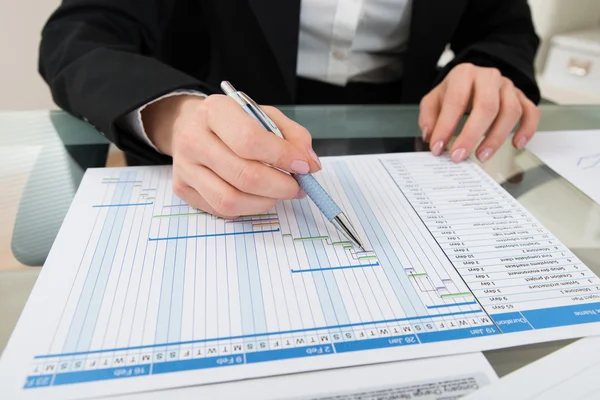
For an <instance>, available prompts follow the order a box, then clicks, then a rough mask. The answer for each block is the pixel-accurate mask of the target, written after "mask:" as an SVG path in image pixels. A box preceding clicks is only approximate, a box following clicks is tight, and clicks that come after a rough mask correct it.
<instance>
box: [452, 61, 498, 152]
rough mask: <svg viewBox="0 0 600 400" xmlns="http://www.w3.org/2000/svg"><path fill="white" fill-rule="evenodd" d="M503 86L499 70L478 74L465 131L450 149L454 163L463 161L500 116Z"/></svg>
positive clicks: (483, 69) (481, 71) (483, 71)
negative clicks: (500, 94)
mask: <svg viewBox="0 0 600 400" xmlns="http://www.w3.org/2000/svg"><path fill="white" fill-rule="evenodd" d="M501 86H502V75H501V74H500V72H499V71H498V70H496V69H493V68H482V69H481V70H480V72H479V73H478V74H477V76H476V78H475V83H474V86H473V92H474V95H473V107H472V111H471V114H470V115H469V118H468V119H467V122H466V123H465V126H464V128H463V130H462V131H461V132H460V134H459V135H458V137H457V138H456V141H455V142H454V144H453V146H452V148H451V149H450V157H451V158H452V161H454V162H461V161H463V160H464V159H465V158H466V157H467V155H468V154H469V153H471V151H472V150H473V148H475V146H476V145H477V144H478V142H479V141H480V139H481V138H482V137H483V135H485V133H486V132H487V131H488V129H489V128H490V126H491V125H492V123H493V122H494V120H495V119H496V117H497V116H498V113H499V111H500V96H499V92H500V88H501Z"/></svg>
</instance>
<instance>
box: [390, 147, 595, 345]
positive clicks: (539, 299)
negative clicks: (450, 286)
mask: <svg viewBox="0 0 600 400" xmlns="http://www.w3.org/2000/svg"><path fill="white" fill-rule="evenodd" d="M382 163H383V164H384V166H385V168H386V170H387V171H388V173H389V174H390V176H391V177H392V179H394V181H395V182H396V184H397V185H398V187H399V189H400V190H401V191H402V192H403V194H404V195H405V196H406V198H407V200H408V201H409V202H410V203H411V205H412V206H413V208H414V209H415V211H416V212H417V213H418V214H419V217H420V218H421V220H422V221H423V224H424V225H425V226H426V227H427V229H428V230H429V232H430V233H431V235H432V236H433V237H434V238H435V240H436V241H437V243H438V244H439V246H440V247H441V248H442V249H443V251H444V253H445V254H446V255H447V257H448V259H449V260H450V262H451V263H452V264H453V265H454V267H455V268H456V270H457V271H458V273H459V274H460V275H461V277H462V278H463V280H464V281H465V283H466V284H467V285H468V287H469V289H470V290H471V291H472V293H473V295H474V296H475V297H476V299H477V301H478V302H479V303H480V304H481V306H482V307H483V308H484V309H485V310H486V311H487V312H488V314H489V315H490V316H491V317H492V319H493V320H494V322H495V323H496V325H497V326H498V328H499V329H500V330H501V331H502V332H503V333H508V332H517V331H522V330H531V329H540V328H549V327H556V326H565V325H572V324H578V323H586V322H596V321H599V320H600V303H599V302H598V301H600V279H599V278H598V277H597V276H596V275H595V274H594V273H593V272H592V271H590V270H589V269H588V268H587V267H586V266H585V265H584V264H583V263H582V262H581V261H580V260H579V259H578V258H577V257H575V256H574V254H573V253H572V252H571V251H569V249H568V248H567V247H566V246H565V245H564V244H562V243H561V242H560V241H559V240H558V239H557V238H556V237H555V236H554V235H552V234H551V233H550V232H549V231H548V230H547V229H546V228H544V227H543V226H542V225H541V224H540V223H539V222H538V221H537V220H536V219H535V218H534V217H533V216H532V215H531V214H530V213H529V212H528V211H527V210H525V209H524V207H523V206H522V205H520V204H519V203H518V202H517V201H516V200H515V199H514V198H513V197H511V196H510V194H508V193H507V192H506V191H505V190H504V189H503V188H502V187H500V186H499V185H498V184H497V183H496V182H494V181H493V180H492V179H491V178H490V177H489V176H488V175H486V174H485V172H484V171H482V170H481V169H480V168H479V167H477V166H476V165H475V164H474V163H472V162H467V163H462V164H455V163H453V162H452V161H451V160H449V159H448V158H438V159H434V160H430V161H429V162H427V163H423V161H422V158H421V157H419V155H418V154H417V155H415V157H412V158H408V157H407V158H403V159H391V160H383V161H382ZM549 305H552V306H551V307H549Z"/></svg>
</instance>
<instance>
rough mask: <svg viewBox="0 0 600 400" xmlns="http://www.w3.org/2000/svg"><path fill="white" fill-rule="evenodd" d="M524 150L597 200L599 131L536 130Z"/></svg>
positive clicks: (599, 185)
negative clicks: (537, 131)
mask: <svg viewBox="0 0 600 400" xmlns="http://www.w3.org/2000/svg"><path fill="white" fill-rule="evenodd" d="M527 150H529V151H531V152H532V153H533V154H535V155H536V156H537V157H538V158H539V159H540V160H542V161H543V162H544V163H545V164H546V165H548V166H549V167H550V168H552V169H553V170H554V171H555V172H556V173H557V174H559V175H561V176H562V177H563V178H565V179H566V180H568V181H569V182H571V183H572V184H573V185H574V186H575V187H577V188H578V189H579V190H581V191H582V192H583V193H585V194H587V195H588V196H589V197H590V198H591V199H592V200H594V201H595V202H596V203H598V204H600V131H556V132H539V133H538V134H536V135H535V136H534V137H533V139H531V141H530V142H529V143H528V144H527Z"/></svg>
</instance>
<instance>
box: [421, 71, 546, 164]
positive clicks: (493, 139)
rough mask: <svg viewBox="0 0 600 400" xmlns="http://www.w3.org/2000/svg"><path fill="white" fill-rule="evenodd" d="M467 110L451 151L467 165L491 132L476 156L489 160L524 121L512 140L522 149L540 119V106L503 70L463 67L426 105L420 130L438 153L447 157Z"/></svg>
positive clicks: (453, 74)
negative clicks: (507, 76)
mask: <svg viewBox="0 0 600 400" xmlns="http://www.w3.org/2000/svg"><path fill="white" fill-rule="evenodd" d="M466 112H469V113H470V115H469V117H468V119H467V121H466V123H465V125H464V128H463V129H462V131H461V132H460V134H459V135H458V137H457V138H456V140H455V141H454V143H453V145H452V148H451V149H450V151H449V152H450V156H451V158H452V160H453V161H454V162H461V161H463V160H464V159H465V158H466V157H467V156H468V155H469V153H471V151H473V149H475V147H476V146H477V145H478V143H479V142H480V140H481V138H482V137H483V136H484V135H485V134H486V132H487V135H486V137H485V138H484V139H483V141H481V144H479V146H477V147H478V148H477V151H476V155H477V158H478V159H479V160H480V161H482V162H485V161H487V160H489V159H490V158H491V157H492V156H493V155H494V153H495V152H496V151H497V150H498V149H499V148H500V146H502V144H503V143H504V142H505V141H506V139H507V138H508V137H509V136H510V133H511V132H512V130H513V129H514V128H515V126H516V125H517V123H519V122H520V126H519V129H518V130H517V132H516V133H515V135H514V137H513V140H512V142H513V146H515V147H516V148H517V149H522V148H523V147H525V145H526V144H527V142H528V141H529V140H530V139H531V137H532V136H533V135H534V133H535V131H536V129H537V126H538V123H539V120H540V110H539V109H538V108H537V106H536V105H535V104H534V103H533V102H532V101H531V100H529V99H528V98H527V97H526V96H525V95H524V94H523V92H522V91H521V90H520V89H518V88H517V87H515V85H514V84H513V83H512V81H511V80H510V79H507V78H505V77H504V76H502V74H501V73H500V72H499V71H498V70H497V69H495V68H483V67H477V66H474V65H472V64H466V63H465V64H459V65H457V66H456V67H454V68H453V69H452V70H451V71H450V73H449V74H448V75H447V76H446V78H445V79H444V80H443V81H442V82H441V83H440V84H439V85H438V86H436V87H435V88H434V89H433V90H432V91H431V92H429V93H428V94H427V95H426V96H425V97H423V100H422V101H421V105H420V115H419V126H420V128H421V132H422V133H423V139H424V140H425V141H428V142H429V145H430V148H431V151H432V152H433V154H435V155H440V154H442V153H443V151H444V149H445V148H446V146H447V145H448V142H449V141H450V138H451V137H452V135H453V134H454V132H455V131H456V128H457V126H458V123H459V121H460V119H461V117H462V116H463V115H464V114H465V113H466Z"/></svg>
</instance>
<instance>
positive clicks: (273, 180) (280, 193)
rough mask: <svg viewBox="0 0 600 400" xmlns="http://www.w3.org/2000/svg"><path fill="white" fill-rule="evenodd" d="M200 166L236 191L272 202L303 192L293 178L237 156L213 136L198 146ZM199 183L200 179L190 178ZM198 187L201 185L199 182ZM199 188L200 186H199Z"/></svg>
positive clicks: (209, 136) (197, 155)
mask: <svg viewBox="0 0 600 400" xmlns="http://www.w3.org/2000/svg"><path fill="white" fill-rule="evenodd" d="M190 156H194V157H197V160H198V163H199V164H202V165H204V166H206V167H208V168H210V169H211V170H212V171H214V172H215V173H216V174H217V175H218V176H220V177H221V178H222V179H223V180H225V181H226V182H227V183H229V184H230V185H231V186H233V187H235V188H236V189H238V190H240V191H242V192H246V193H250V194H255V195H257V196H262V197H268V198H272V199H279V200H284V199H288V200H289V199H293V198H294V197H295V196H296V195H297V194H298V191H299V190H300V188H299V186H298V183H297V182H296V180H295V179H294V178H292V177H291V176H289V175H287V174H284V173H283V172H281V171H278V170H276V169H274V168H271V167H268V166H266V165H264V164H263V163H261V162H258V161H252V160H244V159H243V158H241V157H239V156H237V155H236V154H235V153H234V152H233V151H232V150H231V149H229V148H228V147H227V146H226V145H225V144H224V143H223V142H222V141H220V140H219V139H218V138H217V137H216V136H214V135H208V137H207V138H205V139H203V142H202V144H201V145H200V146H198V149H197V154H194V155H190ZM190 179H192V180H193V182H195V181H199V178H196V177H190ZM198 184H201V182H200V181H199V182H198ZM196 186H197V185H196Z"/></svg>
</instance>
